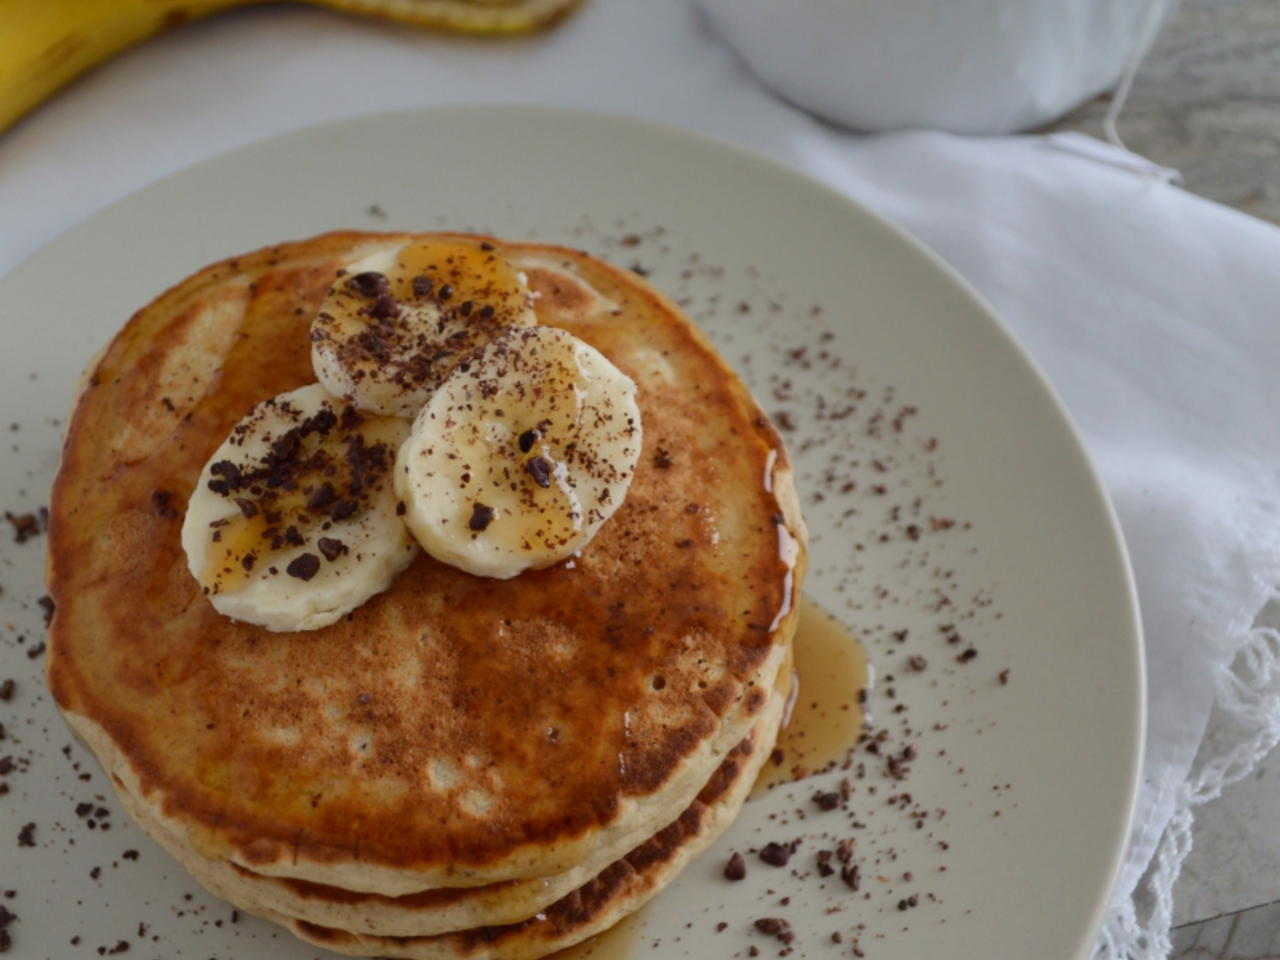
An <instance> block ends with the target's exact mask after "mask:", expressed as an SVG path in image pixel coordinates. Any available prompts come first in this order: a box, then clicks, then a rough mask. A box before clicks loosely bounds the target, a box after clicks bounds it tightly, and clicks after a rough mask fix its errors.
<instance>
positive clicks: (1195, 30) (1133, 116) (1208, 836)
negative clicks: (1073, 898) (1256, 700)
mask: <svg viewBox="0 0 1280 960" xmlns="http://www.w3.org/2000/svg"><path fill="white" fill-rule="evenodd" d="M1107 106H1108V98H1106V97H1100V98H1098V99H1096V100H1093V101H1091V102H1089V103H1086V104H1084V105H1083V106H1081V107H1080V108H1079V109H1077V110H1076V111H1074V112H1073V113H1072V114H1070V115H1069V116H1067V117H1066V118H1064V119H1063V120H1061V121H1059V122H1058V123H1056V124H1053V125H1052V127H1051V128H1050V129H1054V130H1078V131H1081V132H1083V133H1088V134H1091V135H1094V136H1099V137H1100V136H1102V125H1101V121H1102V117H1103V114H1104V113H1105V112H1106V109H1107ZM1117 129H1118V132H1119V134H1120V136H1121V138H1122V139H1123V140H1124V141H1125V144H1126V146H1128V147H1129V148H1130V149H1131V150H1133V151H1134V152H1136V153H1139V154H1142V155H1143V156H1146V157H1149V158H1150V159H1152V160H1154V161H1155V162H1157V163H1160V164H1162V165H1165V166H1170V167H1174V168H1176V169H1178V170H1180V171H1181V172H1182V175H1183V177H1184V180H1185V183H1184V186H1185V187H1186V189H1188V190H1190V191H1192V192H1193V193H1198V194H1201V195H1202V196H1205V197H1209V198H1210V199H1213V200H1217V201H1219V202H1220V203H1224V204H1226V205H1228V206H1232V207H1235V208H1236V209H1238V210H1241V211H1243V212H1245V213H1248V214H1251V215H1253V216H1256V217H1260V218H1262V219H1264V220H1269V221H1271V222H1272V223H1277V224H1280V0H1185V2H1184V5H1183V7H1182V9H1181V10H1180V11H1178V12H1177V13H1176V14H1175V15H1174V16H1173V17H1172V18H1171V20H1170V21H1169V22H1168V24H1166V26H1165V28H1164V30H1163V32H1162V33H1161V35H1160V37H1159V38H1158V39H1157V41H1156V44H1155V46H1154V47H1153V48H1152V50H1151V52H1150V54H1149V55H1148V57H1147V59H1146V60H1145V62H1144V63H1143V66H1142V68H1141V70H1140V71H1139V73H1138V76H1137V79H1136V81H1135V82H1134V85H1133V90H1132V93H1131V95H1130V98H1129V100H1128V102H1127V103H1126V104H1125V107H1124V109H1123V111H1122V112H1121V114H1120V119H1119V121H1118V123H1117ZM1193 837H1194V839H1193V847H1192V851H1191V853H1190V855H1189V856H1188V857H1187V860H1186V862H1185V864H1184V866H1183V872H1182V875H1181V876H1180V878H1179V880H1178V884H1177V886H1176V887H1175V889H1174V923H1175V925H1176V929H1175V932H1174V938H1173V953H1172V958H1173V960H1262V958H1276V957H1280V751H1275V752H1273V753H1272V754H1271V755H1270V756H1269V757H1267V758H1266V759H1264V760H1263V762H1262V763H1261V764H1260V765H1259V767H1258V769H1257V770H1255V771H1254V773H1253V775H1252V776H1250V777H1248V778H1246V779H1245V780H1243V781H1241V782H1240V783H1237V784H1235V785H1233V786H1231V787H1228V788H1227V789H1226V791H1224V793H1223V794H1222V796H1221V797H1219V798H1218V799H1217V800H1213V801H1210V802H1209V803H1207V804H1205V805H1204V806H1202V807H1200V808H1199V809H1198V810H1197V811H1196V814H1195V828H1194V835H1193Z"/></svg>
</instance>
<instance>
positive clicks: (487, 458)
mask: <svg viewBox="0 0 1280 960" xmlns="http://www.w3.org/2000/svg"><path fill="white" fill-rule="evenodd" d="M640 441H641V425H640V409H639V407H638V406H637V405H636V386H635V384H634V383H633V382H632V381H631V379H630V378H629V377H627V376H626V375H625V374H624V373H622V371H620V370H619V369H618V368H617V367H615V366H614V365H613V364H612V363H610V362H609V361H608V360H607V359H606V358H605V357H604V356H603V355H602V354H601V353H600V352H599V351H598V350H596V349H595V348H594V347H592V346H590V345H588V344H586V343H583V342H582V341H581V340H579V339H578V338H577V337H575V336H573V335H572V334H571V333H568V332H567V331H565V330H560V329H557V328H555V327H529V328H523V329H519V330H513V331H512V332H510V333H509V334H507V335H506V336H505V337H502V338H501V339H499V340H495V341H494V342H493V343H491V344H490V345H489V346H488V347H486V348H485V349H484V351H483V352H482V353H480V354H479V355H478V356H477V357H476V358H474V359H473V360H471V361H470V362H469V363H468V364H466V365H464V366H460V367H459V368H458V369H457V370H456V371H455V372H454V373H453V375H452V376H451V377H450V378H449V379H448V380H446V381H445V382H444V384H442V385H441V387H440V389H439V390H437V391H436V393H435V394H434V395H433V396H432V398H431V400H430V402H429V403H428V404H427V405H426V406H425V407H423V409H422V412H421V413H420V414H418V418H417V420H415V421H414V424H413V431H412V433H411V434H410V437H409V439H408V440H407V441H405V443H404V445H403V446H402V447H401V448H400V453H399V456H398V457H397V458H396V469H395V485H396V492H397V493H398V494H399V496H400V499H401V500H402V501H403V502H404V504H405V507H406V513H405V518H404V519H405V521H406V523H408V525H409V528H410V529H411V530H412V531H413V534H414V536H415V537H417V539H418V542H419V543H420V544H422V546H423V548H424V549H425V550H426V551H427V552H428V553H429V554H431V555H432V556H433V557H435V558H436V559H437V560H441V561H443V562H444V563H448V564H452V565H453V566H455V567H459V568H461V569H462V570H466V571H467V572H468V573H473V574H476V575H478V576H484V577H494V578H497V579H501V580H505V579H508V578H510V577H514V576H516V574H518V573H520V572H521V571H523V570H527V569H530V568H535V569H536V568H541V567H547V566H550V565H551V564H554V563H557V562H559V561H560V560H563V559H565V558H566V557H568V556H570V555H571V554H573V553H574V552H575V551H577V550H580V549H581V548H582V547H583V546H585V545H586V544H587V543H588V541H590V540H591V538H592V537H594V536H595V534H596V531H597V530H599V529H600V525H601V524H603V523H604V522H605V521H606V520H608V519H609V517H610V516H612V515H613V512H614V511H615V510H617V509H618V507H619V506H620V505H621V503H622V501H623V499H624V498H625V497H626V495H627V489H628V488H629V487H630V485H631V478H632V475H633V473H634V471H635V465H636V460H637V458H638V457H639V455H640Z"/></svg>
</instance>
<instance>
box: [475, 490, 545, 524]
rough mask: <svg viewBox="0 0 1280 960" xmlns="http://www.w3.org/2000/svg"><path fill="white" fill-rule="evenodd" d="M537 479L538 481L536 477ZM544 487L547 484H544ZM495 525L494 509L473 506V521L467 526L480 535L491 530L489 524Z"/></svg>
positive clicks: (480, 504)
mask: <svg viewBox="0 0 1280 960" xmlns="http://www.w3.org/2000/svg"><path fill="white" fill-rule="evenodd" d="M535 479H537V478H536V477H535ZM542 485H543V486H544V487H545V486H547V484H545V483H544V484H542ZM491 523H493V507H489V506H485V505H484V504H483V503H474V504H472V505H471V519H470V520H469V521H468V523H467V525H468V526H469V527H470V528H471V529H472V530H475V531H476V532H477V533H479V532H480V531H481V530H487V529H489V524H491Z"/></svg>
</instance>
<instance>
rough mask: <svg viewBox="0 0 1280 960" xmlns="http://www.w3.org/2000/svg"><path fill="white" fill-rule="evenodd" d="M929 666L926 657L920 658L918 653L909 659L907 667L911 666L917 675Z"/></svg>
mask: <svg viewBox="0 0 1280 960" xmlns="http://www.w3.org/2000/svg"><path fill="white" fill-rule="evenodd" d="M928 665H929V661H928V660H926V659H925V658H924V657H922V656H920V654H918V653H917V654H915V655H913V656H910V657H907V666H909V667H910V668H911V669H912V670H914V671H916V672H917V673H919V672H920V671H921V670H923V669H924V668H925V667H927V666H928Z"/></svg>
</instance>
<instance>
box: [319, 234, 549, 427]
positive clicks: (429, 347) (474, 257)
mask: <svg viewBox="0 0 1280 960" xmlns="http://www.w3.org/2000/svg"><path fill="white" fill-rule="evenodd" d="M536 322H537V316H536V315H535V314H534V312H533V300H532V297H531V296H530V293H529V288H528V286H527V285H526V283H525V280H524V278H523V275H522V274H520V273H518V272H517V271H516V269H515V267H513V266H512V265H511V263H510V262H509V261H508V260H507V259H506V257H504V256H503V255H502V253H501V251H500V250H499V249H498V248H497V247H495V246H494V244H492V243H490V242H488V241H486V240H481V239H472V238H469V237H467V238H462V237H455V238H447V239H446V238H439V239H434V240H428V241H423V242H419V243H412V244H409V245H408V246H405V247H402V248H400V249H399V250H398V251H397V250H389V251H384V252H379V253H375V254H372V255H370V256H369V257H366V258H365V259H363V260H361V261H359V262H357V263H355V264H352V265H351V266H350V267H348V268H347V270H346V271H345V272H344V273H343V275H342V276H340V277H338V279H337V280H335V281H334V283H333V285H332V286H331V287H330V288H329V292H328V293H327V294H326V296H325V299H324V301H323V302H322V303H321V305H320V309H319V311H318V312H317V314H316V318H315V320H314V321H312V324H311V364H312V367H313V368H314V370H315V374H316V379H317V380H319V381H320V383H321V385H322V386H323V387H324V388H325V389H326V390H328V391H329V392H330V393H331V394H333V395H334V396H335V397H346V398H349V399H350V400H351V401H352V402H353V403H354V404H355V405H356V406H357V407H358V408H359V409H361V410H364V411H367V412H369V413H375V414H378V415H380V416H391V417H405V418H406V419H410V420H412V419H413V418H414V417H415V416H417V414H418V411H419V410H421V409H422V408H423V407H424V406H425V405H426V403H427V401H428V400H429V399H430V398H431V394H432V393H433V392H434V391H435V389H436V387H438V386H439V385H440V384H441V383H442V382H444V380H445V378H446V377H448V376H449V373H450V372H451V371H452V370H453V369H454V367H456V366H457V365H458V364H459V363H461V362H463V361H464V360H465V359H466V358H467V357H468V356H469V355H470V354H471V353H473V352H474V351H476V350H478V349H479V348H481V347H484V346H485V345H486V344H488V343H489V342H490V341H491V340H493V339H494V338H495V337H496V336H498V335H499V334H501V333H503V332H504V331H506V330H508V329H510V328H511V327H513V326H532V325H533V324H534V323H536Z"/></svg>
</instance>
